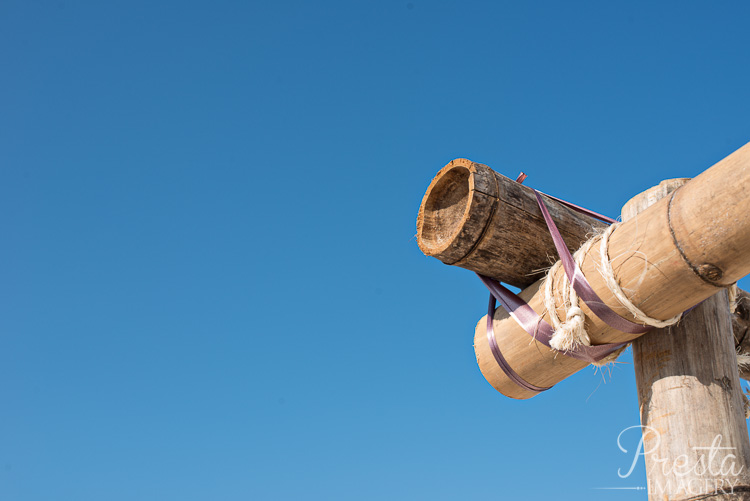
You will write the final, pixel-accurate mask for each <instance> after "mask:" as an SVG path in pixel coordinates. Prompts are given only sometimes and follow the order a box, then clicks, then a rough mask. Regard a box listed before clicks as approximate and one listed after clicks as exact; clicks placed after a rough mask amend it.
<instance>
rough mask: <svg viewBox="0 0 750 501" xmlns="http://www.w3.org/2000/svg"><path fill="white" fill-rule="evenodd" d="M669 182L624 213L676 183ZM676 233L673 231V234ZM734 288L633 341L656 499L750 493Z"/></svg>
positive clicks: (630, 212) (650, 482)
mask: <svg viewBox="0 0 750 501" xmlns="http://www.w3.org/2000/svg"><path fill="white" fill-rule="evenodd" d="M687 181H688V180H686V179H671V180H667V181H662V183H661V184H659V185H658V186H655V187H653V188H651V189H649V190H647V191H645V192H643V193H641V194H640V195H638V196H636V197H634V198H633V199H631V200H630V201H629V202H628V203H627V204H625V206H624V207H623V209H622V219H623V221H626V220H628V219H633V218H637V214H638V213H639V212H641V211H642V210H644V209H645V208H647V207H649V206H650V205H652V204H654V203H655V202H656V201H658V200H659V199H661V198H663V197H665V196H667V195H668V194H669V193H671V192H672V191H674V190H676V189H677V188H678V187H679V186H681V185H682V184H685V183H686V182H687ZM667 238H668V236H667ZM734 345H735V343H734V337H733V335H732V324H731V320H730V313H729V303H728V299H727V293H726V291H721V292H719V293H717V294H715V295H714V296H712V297H710V298H709V299H707V300H706V301H704V302H703V303H701V304H699V305H698V306H697V307H695V308H694V309H693V310H691V311H690V312H689V313H688V314H686V315H685V316H684V318H683V319H682V320H681V321H680V322H679V323H678V324H677V325H675V326H672V327H669V328H665V329H655V330H653V331H650V332H647V333H646V334H644V335H643V336H641V337H639V338H638V339H636V340H635V341H633V364H634V367H635V375H636V382H637V386H638V402H639V406H640V416H641V425H642V432H643V453H644V456H645V461H646V476H647V481H648V492H649V499H663V500H666V499H669V500H688V499H690V500H693V499H712V500H713V499H750V441H749V440H748V432H747V425H746V423H745V416H744V410H743V407H744V406H743V399H742V394H741V391H742V390H741V387H740V380H739V377H738V374H737V361H736V355H735V351H734V350H735V348H734Z"/></svg>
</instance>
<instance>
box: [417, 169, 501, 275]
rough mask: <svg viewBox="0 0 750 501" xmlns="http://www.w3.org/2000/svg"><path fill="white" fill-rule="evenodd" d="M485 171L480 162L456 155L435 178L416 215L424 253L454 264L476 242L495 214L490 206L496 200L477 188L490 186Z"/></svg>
mask: <svg viewBox="0 0 750 501" xmlns="http://www.w3.org/2000/svg"><path fill="white" fill-rule="evenodd" d="M483 171H484V169H481V168H480V166H479V164H476V163H474V162H472V161H471V160H467V159H465V158H457V159H456V160H453V161H452V162H451V163H449V164H448V165H446V166H445V167H444V168H443V169H442V170H440V172H438V174H437V175H436V176H435V178H434V179H433V180H432V183H430V187H429V188H428V189H427V192H426V193H425V195H424V198H423V200H422V205H421V207H420V208H419V215H418V216H417V244H418V245H419V248H420V249H421V250H422V252H423V253H424V254H425V255H427V256H433V257H436V258H438V259H440V260H441V261H443V262H444V263H446V264H453V263H456V262H458V261H460V260H461V259H462V258H464V257H466V255H467V254H468V253H469V252H470V251H471V250H472V248H473V247H474V246H475V245H476V244H477V242H478V240H479V238H480V236H481V235H482V234H483V232H484V229H485V228H486V226H487V223H488V222H489V220H490V217H491V215H492V214H491V211H488V210H486V209H487V208H488V207H487V206H488V205H492V203H493V200H489V199H488V194H486V193H482V192H480V191H477V190H476V189H475V188H476V186H477V185H480V186H482V185H485V186H490V187H491V184H490V183H489V182H488V181H489V180H488V179H486V178H487V177H488V176H487V173H486V172H483ZM477 177H479V178H480V179H477ZM492 195H494V193H492Z"/></svg>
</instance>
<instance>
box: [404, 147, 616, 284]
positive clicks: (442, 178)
mask: <svg viewBox="0 0 750 501" xmlns="http://www.w3.org/2000/svg"><path fill="white" fill-rule="evenodd" d="M545 202H546V204H547V207H548V209H549V211H550V214H551V215H552V218H553V219H554V221H555V223H556V224H557V226H558V228H559V230H560V233H561V234H562V236H563V238H564V239H565V243H566V245H568V247H569V248H570V249H571V251H573V250H575V249H577V248H578V247H580V246H581V244H582V243H583V242H585V241H586V240H587V239H588V238H589V237H590V236H591V235H593V234H594V232H595V231H596V230H597V229H601V228H603V227H605V226H606V225H605V224H604V223H602V222H601V221H599V220H597V219H595V218H593V217H591V216H587V215H584V214H580V213H578V212H575V211H573V210H571V209H569V208H567V207H565V206H564V205H561V204H560V203H558V202H556V201H554V200H552V199H550V198H546V197H545ZM417 243H418V244H419V248H420V249H421V250H422V252H423V253H424V254H425V255H427V256H433V257H436V258H438V259H440V260H441V261H442V262H444V263H445V264H451V265H455V266H460V267H462V268H466V269H468V270H472V271H476V272H478V273H481V274H483V275H487V276H489V277H492V278H496V279H498V280H500V281H502V282H505V283H507V284H511V285H515V286H517V287H527V286H529V285H531V284H533V283H534V282H535V281H536V280H538V279H539V278H541V277H542V276H544V273H545V271H546V269H547V268H549V267H550V266H551V265H552V263H554V259H553V258H552V256H557V252H556V251H555V246H554V243H553V242H552V238H551V237H550V234H549V230H548V229H547V226H546V224H545V223H544V219H543V218H542V213H541V211H540V210H539V206H538V204H537V201H536V197H535V196H534V192H533V190H532V189H531V188H529V187H527V186H523V185H521V184H519V183H517V182H515V181H513V180H512V179H509V178H507V177H505V176H503V175H501V174H498V173H497V172H495V171H493V170H492V169H490V168H489V167H487V166H486V165H483V164H479V163H476V162H472V161H471V160H466V159H463V158H458V159H456V160H453V161H452V162H450V163H449V164H448V165H446V166H445V167H444V168H443V169H442V170H440V172H438V173H437V175H436V176H435V178H434V179H433V180H432V183H430V186H429V188H428V189H427V192H426V193H425V195H424V198H423V199H422V204H421V206H420V208H419V214H418V216H417Z"/></svg>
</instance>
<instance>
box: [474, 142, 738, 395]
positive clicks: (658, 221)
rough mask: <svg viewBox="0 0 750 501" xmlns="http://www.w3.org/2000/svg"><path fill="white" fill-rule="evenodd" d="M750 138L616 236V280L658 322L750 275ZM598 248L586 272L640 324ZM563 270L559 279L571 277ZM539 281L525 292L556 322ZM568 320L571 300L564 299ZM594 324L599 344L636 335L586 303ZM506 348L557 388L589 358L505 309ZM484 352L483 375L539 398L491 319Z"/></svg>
mask: <svg viewBox="0 0 750 501" xmlns="http://www.w3.org/2000/svg"><path fill="white" fill-rule="evenodd" d="M748 188H750V144H747V145H745V146H743V147H742V148H740V149H739V150H737V151H736V152H734V153H732V154H731V155H729V156H728V157H727V158H725V159H723V160H721V161H720V162H718V163H717V164H716V165H714V166H713V167H711V168H710V169H708V170H707V171H705V172H704V173H702V174H701V175H700V176H698V177H696V178H695V179H693V180H691V181H689V182H688V183H687V184H685V185H684V186H682V187H680V188H679V189H677V190H676V191H675V192H673V193H671V194H670V195H669V196H668V197H666V198H664V199H662V200H660V201H659V202H657V203H655V204H654V205H653V206H651V207H649V208H648V209H646V210H644V211H643V212H642V213H640V214H639V215H638V216H637V217H635V218H633V219H631V220H630V221H627V222H624V223H622V224H621V225H620V226H619V227H618V228H617V229H615V231H614V232H613V233H612V235H611V237H610V240H609V247H608V254H609V256H610V258H611V260H612V265H613V268H614V272H615V277H616V279H617V281H618V282H619V284H620V286H621V287H622V289H623V290H624V291H625V292H626V294H627V295H628V297H629V299H630V300H631V301H632V302H633V303H634V304H635V305H637V306H638V307H639V308H640V309H641V310H642V311H644V312H645V313H646V314H648V315H649V316H651V317H654V318H661V319H667V318H671V317H673V316H675V315H677V314H679V313H680V312H682V311H685V310H686V309H688V308H690V307H691V306H694V305H695V304H697V303H699V302H700V301H703V300H704V299H706V298H708V297H710V296H712V295H714V294H716V293H717V292H718V291H719V290H721V289H722V288H724V287H727V286H728V285H730V284H732V283H734V282H736V281H737V280H738V279H739V278H742V277H743V276H745V275H747V274H748V273H750V197H748V196H747V190H748ZM599 265H600V258H599V245H594V246H593V247H592V248H591V250H590V251H589V253H588V254H587V255H586V256H585V258H584V260H583V264H582V266H581V269H582V271H583V273H584V275H585V276H586V277H587V278H588V280H589V282H590V284H591V286H592V287H593V288H594V290H595V291H596V292H597V293H598V295H599V297H600V298H601V299H602V301H604V302H605V303H606V304H607V305H608V306H610V307H611V308H612V309H614V310H615V311H617V312H618V313H620V314H621V315H622V316H624V317H625V318H628V319H631V320H634V319H633V317H632V316H631V315H630V314H629V313H628V312H627V310H626V309H625V308H624V307H622V305H620V304H619V302H618V301H617V299H616V298H615V297H614V295H613V294H612V293H611V292H610V291H609V289H608V288H607V286H606V284H605V282H604V279H603V278H602V276H601V274H600V271H599ZM562 275H563V270H562V269H560V270H559V271H558V273H557V275H556V276H555V277H553V278H554V280H555V283H560V281H561V280H562ZM539 285H540V281H538V282H537V283H535V284H533V285H532V286H530V287H528V288H526V289H525V290H524V291H522V293H521V294H520V295H521V297H522V298H524V299H525V300H526V301H527V302H528V303H529V304H530V306H531V307H532V308H533V309H534V310H535V311H537V312H539V313H540V314H542V313H543V317H544V318H545V320H547V318H546V317H547V314H546V312H545V309H544V306H543V294H542V293H541V291H538V288H539ZM557 304H558V305H560V306H559V307H558V315H560V316H561V317H563V318H564V311H563V309H562V304H563V301H562V299H561V298H560V297H558V298H557ZM581 307H582V309H583V311H584V313H585V315H586V328H587V330H588V333H589V336H590V337H591V340H592V342H593V343H594V344H601V343H609V342H622V341H631V340H632V339H635V338H636V337H638V336H637V335H632V334H631V335H628V334H624V333H622V332H619V331H616V330H614V329H612V328H610V327H609V326H607V325H606V324H604V323H603V322H602V321H601V320H599V319H598V318H596V317H595V316H594V315H593V314H592V313H591V311H590V310H589V309H588V308H587V307H586V306H585V305H583V304H581ZM493 320H494V324H493V326H494V330H495V335H496V339H497V342H498V345H499V346H500V348H501V349H502V351H503V354H504V356H505V358H506V359H507V360H508V362H509V364H510V365H511V367H512V368H513V369H514V370H515V371H516V372H517V373H518V374H519V375H520V376H521V377H522V378H524V379H525V380H526V381H528V382H530V383H532V384H534V385H536V386H542V387H544V386H552V385H554V384H556V383H558V382H560V381H562V380H563V379H565V378H566V377H568V376H570V375H572V374H574V373H575V372H577V371H579V370H581V369H582V368H584V367H585V366H586V365H587V364H586V363H585V362H582V361H580V360H576V359H573V358H570V357H567V356H565V355H564V354H561V353H559V352H555V351H553V350H551V349H549V348H547V347H546V346H544V345H542V344H541V343H539V342H536V341H533V340H531V338H530V337H529V335H528V334H527V333H526V332H525V331H524V330H523V329H522V328H521V327H520V326H519V325H518V324H517V323H516V322H515V321H514V320H513V319H511V318H510V317H509V316H508V315H507V314H506V313H505V312H504V311H503V310H502V309H498V310H497V311H496V312H495V315H494V317H493ZM475 334H476V335H475V342H474V345H475V351H476V355H477V361H478V363H479V367H480V370H481V371H482V374H483V375H484V377H485V378H486V379H487V381H488V382H489V383H490V384H491V385H492V386H493V387H494V388H496V389H497V390H498V391H500V392H501V393H503V394H505V395H507V396H510V397H513V398H530V397H532V396H534V395H536V393H534V392H531V391H529V390H526V389H523V388H521V387H519V386H517V385H516V384H515V383H514V382H513V381H512V380H510V379H509V378H508V377H507V376H506V375H505V373H504V372H502V370H501V369H500V368H499V367H498V365H497V363H496V362H495V360H494V357H493V356H492V354H491V352H490V348H489V345H488V342H487V338H486V332H485V321H484V320H480V321H479V322H478V324H477V328H476V330H475Z"/></svg>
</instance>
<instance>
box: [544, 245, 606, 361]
mask: <svg viewBox="0 0 750 501" xmlns="http://www.w3.org/2000/svg"><path fill="white" fill-rule="evenodd" d="M593 241H594V239H593V238H592V239H589V240H588V241H587V242H586V243H585V244H584V245H583V247H581V248H580V249H578V251H576V253H575V254H573V258H574V259H575V262H576V264H577V265H578V266H579V267H580V266H581V265H582V263H583V259H584V258H585V257H586V253H587V252H588V251H589V249H590V248H591V245H592V244H593ZM560 266H561V263H560V261H557V262H556V263H555V264H554V265H553V266H552V268H550V270H549V272H548V273H547V278H546V280H545V281H544V307H545V308H546V309H547V313H548V314H549V317H550V321H551V322H552V327H553V328H554V329H555V333H554V334H553V335H552V338H551V339H550V342H549V345H550V346H551V347H552V348H554V349H555V350H558V351H570V350H572V349H575V348H576V347H578V346H579V345H584V346H591V338H590V337H589V334H588V332H586V327H585V325H584V322H585V320H586V316H585V315H584V313H583V310H582V309H581V307H580V306H579V302H578V294H577V293H576V291H575V289H574V288H573V287H571V286H570V281H569V280H568V277H567V275H565V274H563V285H562V290H561V295H562V299H563V307H564V308H565V322H562V321H560V318H559V317H558V316H557V304H556V303H555V295H554V292H553V289H554V283H553V281H554V277H555V275H556V274H557V271H558V269H559V268H560Z"/></svg>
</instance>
